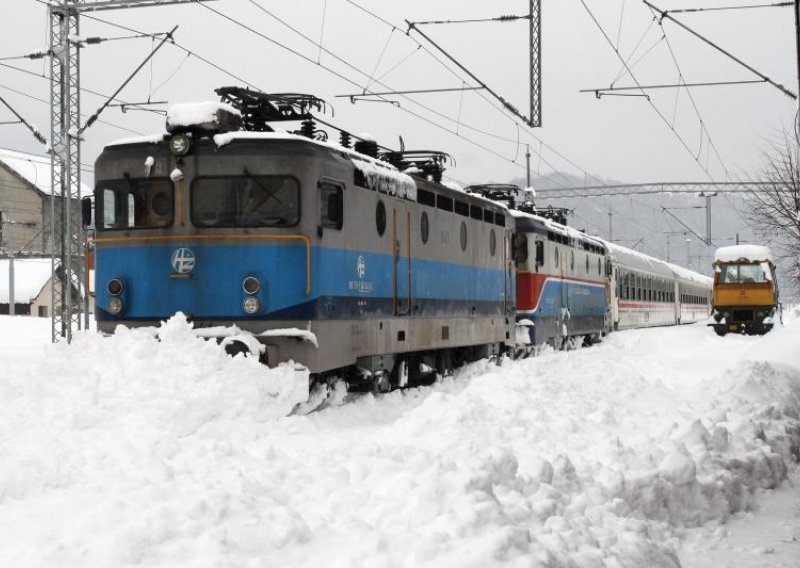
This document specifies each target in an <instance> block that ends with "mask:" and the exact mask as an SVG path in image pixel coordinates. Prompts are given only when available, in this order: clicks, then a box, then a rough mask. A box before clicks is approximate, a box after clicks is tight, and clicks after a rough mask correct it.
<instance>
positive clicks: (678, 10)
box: [665, 2, 794, 14]
mask: <svg viewBox="0 0 800 568" xmlns="http://www.w3.org/2000/svg"><path fill="white" fill-rule="evenodd" d="M787 6H794V2H777V3H773V4H749V5H746V6H716V7H710V8H676V9H675V10H667V11H666V12H665V13H670V14H691V13H694V12H721V11H724V10H752V9H754V8H783V7H787Z"/></svg>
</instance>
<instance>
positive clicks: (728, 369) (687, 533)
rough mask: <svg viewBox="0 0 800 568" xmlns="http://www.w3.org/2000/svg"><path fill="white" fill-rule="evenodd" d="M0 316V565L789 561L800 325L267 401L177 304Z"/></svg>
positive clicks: (644, 343)
mask: <svg viewBox="0 0 800 568" xmlns="http://www.w3.org/2000/svg"><path fill="white" fill-rule="evenodd" d="M160 335H161V341H160V342H159V341H157V340H156V339H155V338H154V337H153V333H152V332H150V333H148V332H144V331H134V332H125V333H120V334H118V335H116V336H114V337H111V338H102V337H99V336H97V335H93V334H85V335H81V336H79V337H78V338H77V340H76V341H75V342H74V343H73V345H71V346H67V345H56V346H50V345H47V341H48V339H49V322H48V321H45V320H36V319H28V318H9V317H4V316H0V566H14V567H22V566H24V567H40V566H47V567H50V566H58V567H73V566H74V567H78V566H79V567H82V568H83V567H104V568H105V567H110V566H115V567H116V566H133V565H136V566H165V567H166V566H169V567H179V566H191V567H205V566H209V567H211V566H214V567H216V566H231V567H234V566H235V567H241V566H259V567H260V566H276V567H278V566H280V567H286V566H309V567H311V566H313V567H317V566H358V567H362V566H363V567H395V566H398V567H400V566H415V567H416V566H431V567H432V566H436V567H439V566H458V567H470V566H474V567H486V566H499V565H509V566H548V567H561V566H563V567H580V568H595V567H607V568H621V567H674V566H686V567H695V568H705V567H712V566H713V567H715V568H719V567H721V566H737V567H740V566H745V567H751V566H752V567H755V566H759V567H766V566H776V567H777V566H782V567H798V566H800V485H798V484H800V476H799V475H798V468H797V464H796V459H797V458H798V457H799V456H800V319H798V318H797V317H793V318H787V325H785V326H784V327H782V328H778V329H776V330H775V331H774V332H772V333H770V334H768V335H766V336H764V337H744V336H727V337H724V338H720V337H717V336H716V335H715V334H714V333H713V331H711V329H710V328H707V327H704V326H700V325H694V326H685V327H681V328H663V329H652V330H641V331H631V332H623V333H617V334H613V335H612V336H611V337H609V338H607V339H606V340H605V341H604V342H603V344H601V345H599V346H596V347H592V348H590V349H583V350H579V351H574V352H569V353H554V352H549V353H545V354H544V355H543V356H542V357H539V358H536V359H533V360H528V361H521V362H508V361H507V362H505V363H503V364H502V365H501V366H496V365H493V364H490V363H488V362H481V363H478V364H474V365H472V366H470V367H469V368H467V369H464V370H462V371H461V372H459V373H458V374H457V376H456V377H454V378H450V379H446V380H443V381H441V382H440V383H438V384H436V385H434V386H432V387H426V388H421V389H415V390H411V391H406V392H395V393H391V394H389V395H386V396H381V397H378V398H375V397H372V396H371V395H366V396H362V397H360V398H358V399H357V400H355V401H353V402H349V403H347V404H345V405H343V406H339V407H330V408H327V409H325V410H321V411H319V412H315V413H311V414H309V415H307V416H289V417H284V416H281V413H282V412H283V410H284V409H283V408H281V407H282V404H283V401H282V400H281V398H280V394H281V385H282V382H283V381H286V380H288V375H289V374H290V371H289V370H288V369H278V370H275V371H266V370H265V369H263V368H261V367H260V366H259V365H258V364H257V363H256V362H255V361H254V360H252V359H244V358H242V357H238V358H236V359H230V358H227V357H225V356H224V355H223V354H222V352H221V351H220V349H218V348H217V347H216V346H215V345H213V344H209V343H207V342H204V341H202V340H199V339H197V338H196V337H194V336H193V335H192V333H191V330H190V328H189V326H188V325H187V324H186V323H185V321H183V320H182V319H180V318H177V317H176V318H173V319H172V320H170V322H169V323H167V324H166V325H165V326H164V327H163V329H162V330H161V333H160Z"/></svg>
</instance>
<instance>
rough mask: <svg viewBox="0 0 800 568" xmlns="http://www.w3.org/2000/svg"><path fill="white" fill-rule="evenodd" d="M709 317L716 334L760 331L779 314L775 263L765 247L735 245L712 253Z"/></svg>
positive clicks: (766, 328) (770, 326) (768, 326)
mask: <svg viewBox="0 0 800 568" xmlns="http://www.w3.org/2000/svg"><path fill="white" fill-rule="evenodd" d="M712 305H713V307H712V311H711V320H710V321H709V324H708V325H711V326H713V327H714V331H715V332H716V333H717V335H725V334H726V333H729V332H732V333H746V334H763V333H766V332H768V331H769V330H771V329H772V326H773V324H774V318H775V317H776V315H777V316H779V315H780V303H779V301H778V283H777V280H776V278H775V263H774V261H773V259H772V254H771V253H770V250H769V249H768V248H767V247H764V246H757V245H736V246H729V247H722V248H719V249H717V252H716V253H715V255H714V291H713V300H712Z"/></svg>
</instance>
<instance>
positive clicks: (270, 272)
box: [96, 245, 503, 321]
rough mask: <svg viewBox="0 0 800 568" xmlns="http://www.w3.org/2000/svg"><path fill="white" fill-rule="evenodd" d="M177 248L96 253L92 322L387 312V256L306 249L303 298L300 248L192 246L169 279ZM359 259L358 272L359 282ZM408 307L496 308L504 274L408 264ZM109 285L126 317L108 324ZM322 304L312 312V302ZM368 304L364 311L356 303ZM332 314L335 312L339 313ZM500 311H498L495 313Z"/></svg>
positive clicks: (401, 288) (402, 267)
mask: <svg viewBox="0 0 800 568" xmlns="http://www.w3.org/2000/svg"><path fill="white" fill-rule="evenodd" d="M176 248H177V247H176V246H174V245H171V246H147V247H115V248H99V249H97V251H96V254H97V266H98V270H97V272H96V279H97V317H98V319H101V320H117V321H124V320H126V319H131V320H137V319H143V320H146V319H158V318H163V317H167V316H169V315H171V314H173V313H174V312H176V311H183V312H184V313H187V314H190V315H191V316H193V317H194V318H208V319H259V318H264V317H270V318H271V319H272V317H273V316H279V318H280V319H314V318H317V317H326V318H327V317H352V316H353V315H354V314H364V315H369V314H376V315H380V314H382V313H383V314H385V313H388V312H389V310H390V309H391V308H390V307H391V296H392V262H393V259H392V257H391V255H386V254H377V253H368V252H361V251H354V250H349V249H331V248H323V247H312V248H311V268H312V289H311V294H310V295H308V296H307V295H306V293H305V291H306V252H305V247H304V246H302V245H279V246H275V245H255V246H242V245H237V246H208V245H205V246H197V245H193V246H191V247H190V248H191V250H192V252H193V253H194V255H195V264H194V269H193V270H192V272H191V277H188V278H173V277H171V276H170V275H171V274H172V273H173V270H172V266H171V255H172V253H173V252H174V251H175V249H176ZM359 257H362V258H363V263H361V264H362V266H363V273H362V275H361V276H359V270H358V267H359V264H360V263H359ZM396 266H397V268H396V270H397V281H398V282H397V295H398V298H399V299H402V300H404V299H405V297H406V296H407V295H408V294H407V284H406V283H407V276H406V267H407V260H406V259H405V258H399V259H398V260H397V263H396ZM411 272H412V299H413V301H414V303H417V302H418V301H420V302H424V301H425V300H437V301H444V302H445V303H446V302H454V301H455V302H458V303H466V304H469V303H484V304H489V305H497V306H500V304H501V302H502V298H503V272H502V270H499V269H488V268H480V267H475V266H471V265H459V264H454V263H445V262H436V261H430V260H422V259H416V258H412V259H411ZM245 276H255V277H257V278H258V279H259V280H260V282H261V284H262V289H261V290H260V291H259V292H258V294H257V297H258V298H259V299H260V301H261V303H262V309H261V311H260V312H259V313H258V314H256V315H254V316H248V315H247V314H245V313H244V312H243V310H242V307H241V306H242V301H243V300H244V298H245V294H244V292H243V290H242V280H243V279H244V277H245ZM110 278H121V279H122V280H123V281H124V282H125V285H126V287H125V290H124V291H123V294H122V299H123V302H124V304H125V311H124V312H123V313H122V314H121V315H120V316H119V317H114V316H111V315H109V314H108V313H107V312H106V311H105V306H106V305H107V303H108V299H109V297H110V296H109V294H108V291H107V290H106V287H105V283H106V282H107V281H108V280H109V279H110ZM321 298H327V300H325V301H323V300H320V302H319V304H320V305H316V303H315V302H316V300H318V299H321ZM359 300H362V301H366V302H367V304H366V306H367V307H366V309H364V304H363V302H362V304H361V306H359V302H358V301H359ZM337 307H338V309H337ZM498 312H499V307H498Z"/></svg>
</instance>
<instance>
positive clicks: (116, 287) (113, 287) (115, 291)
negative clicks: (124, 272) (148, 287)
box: [106, 278, 124, 296]
mask: <svg viewBox="0 0 800 568" xmlns="http://www.w3.org/2000/svg"><path fill="white" fill-rule="evenodd" d="M123 287H124V286H123V285H122V280H120V279H119V278H112V279H111V280H109V281H108V284H106V290H108V293H109V294H111V295H112V296H119V295H120V294H122V289H123Z"/></svg>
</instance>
